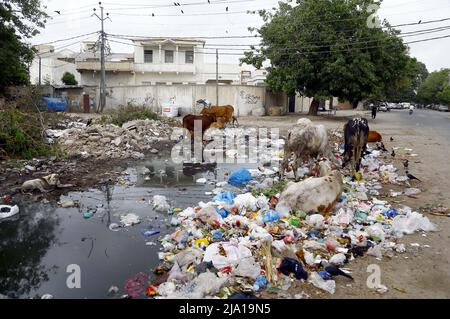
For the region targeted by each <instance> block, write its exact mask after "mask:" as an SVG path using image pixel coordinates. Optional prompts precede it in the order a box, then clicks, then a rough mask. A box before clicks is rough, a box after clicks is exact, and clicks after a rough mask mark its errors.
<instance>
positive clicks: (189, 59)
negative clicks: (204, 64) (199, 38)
mask: <svg viewBox="0 0 450 319" xmlns="http://www.w3.org/2000/svg"><path fill="white" fill-rule="evenodd" d="M185 62H186V63H190V64H192V63H194V51H186V59H185Z"/></svg>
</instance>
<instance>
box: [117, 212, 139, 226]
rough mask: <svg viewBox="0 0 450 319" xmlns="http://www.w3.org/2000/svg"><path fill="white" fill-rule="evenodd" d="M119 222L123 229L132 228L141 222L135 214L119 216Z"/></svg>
mask: <svg viewBox="0 0 450 319" xmlns="http://www.w3.org/2000/svg"><path fill="white" fill-rule="evenodd" d="M120 222H121V223H122V224H123V226H124V227H128V226H133V225H135V224H139V223H140V222H141V220H140V218H139V216H138V215H136V214H127V215H122V216H120Z"/></svg>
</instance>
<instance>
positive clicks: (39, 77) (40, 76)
mask: <svg viewBox="0 0 450 319" xmlns="http://www.w3.org/2000/svg"><path fill="white" fill-rule="evenodd" d="M38 57H39V86H41V60H42V59H41V56H40V55H39V54H38Z"/></svg>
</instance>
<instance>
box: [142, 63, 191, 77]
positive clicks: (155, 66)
mask: <svg viewBox="0 0 450 319" xmlns="http://www.w3.org/2000/svg"><path fill="white" fill-rule="evenodd" d="M195 69H196V68H195V65H194V64H176V63H135V64H134V71H135V72H149V73H177V74H178V73H190V74H195Z"/></svg>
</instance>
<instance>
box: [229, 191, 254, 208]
mask: <svg viewBox="0 0 450 319" xmlns="http://www.w3.org/2000/svg"><path fill="white" fill-rule="evenodd" d="M257 202H258V200H257V199H256V198H255V196H253V195H252V194H251V193H245V194H239V195H238V196H236V198H235V199H234V204H235V205H237V206H238V208H239V210H241V209H243V208H246V209H248V210H251V211H256V210H257Z"/></svg>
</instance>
